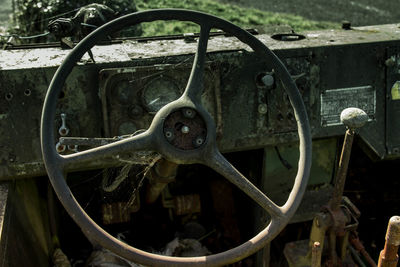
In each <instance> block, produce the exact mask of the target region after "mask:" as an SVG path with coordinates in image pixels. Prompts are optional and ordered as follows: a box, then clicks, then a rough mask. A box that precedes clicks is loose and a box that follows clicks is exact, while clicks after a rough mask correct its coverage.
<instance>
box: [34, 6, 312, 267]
mask: <svg viewBox="0 0 400 267" xmlns="http://www.w3.org/2000/svg"><path fill="white" fill-rule="evenodd" d="M155 20H180V21H191V22H194V23H196V24H198V25H200V27H201V33H200V39H199V45H198V51H197V53H196V58H197V60H196V58H195V61H194V65H193V69H192V73H191V76H190V78H189V82H188V87H187V88H186V90H185V93H184V94H183V96H182V97H181V98H180V99H178V100H177V101H174V102H172V103H170V104H168V105H166V106H165V107H163V108H162V109H161V110H160V111H159V112H158V113H157V114H156V116H155V117H154V119H153V122H152V124H151V126H150V128H149V129H148V130H147V131H146V132H145V133H143V134H140V135H138V136H137V137H132V138H130V139H129V140H122V141H119V142H117V143H118V144H115V145H112V144H111V145H109V146H104V148H103V151H105V152H107V153H105V156H108V155H110V154H111V153H116V152H118V151H119V149H121V148H122V147H124V149H130V150H147V149H156V150H159V152H161V154H162V155H163V156H165V157H167V158H172V159H174V158H177V159H178V160H177V162H178V163H195V162H196V163H202V164H204V165H207V166H209V167H211V168H213V169H214V170H216V171H217V172H219V173H220V174H222V175H223V176H225V177H226V178H227V176H229V180H230V181H231V182H233V183H235V185H237V186H239V187H241V186H243V187H246V186H247V187H246V188H248V187H249V186H250V187H251V186H253V185H252V184H251V183H250V182H248V180H247V179H246V178H245V177H244V176H242V175H241V174H240V173H239V172H238V171H237V170H236V169H234V168H233V167H232V166H231V165H230V164H229V162H227V161H226V160H225V158H224V157H223V156H222V155H221V153H220V152H219V150H218V148H217V147H216V141H215V132H214V133H209V135H208V137H207V140H206V141H207V142H206V144H204V145H203V146H202V148H200V149H199V150H196V149H195V150H189V151H179V149H165V146H164V144H165V142H161V141H160V139H161V137H160V134H154V133H157V132H158V133H161V132H162V131H163V127H162V126H163V125H164V124H163V123H164V121H165V117H167V116H168V115H169V114H171V113H172V112H173V111H176V110H179V109H181V108H188V107H189V108H193V109H194V110H196V111H197V112H199V114H200V116H201V117H202V118H203V119H204V120H205V122H206V125H207V128H208V130H215V125H214V124H213V121H211V122H210V121H209V118H211V116H210V115H209V114H208V113H207V111H205V109H204V108H203V107H202V106H201V104H200V99H199V98H200V95H201V89H202V88H200V89H199V87H198V86H199V84H198V81H196V79H197V78H198V76H199V75H197V76H196V74H197V73H198V72H197V71H200V72H201V71H202V70H196V66H197V65H199V66H201V67H204V55H205V53H206V49H207V41H208V33H209V30H210V29H211V28H218V29H222V30H223V31H225V32H228V33H230V34H232V35H234V36H235V37H237V38H238V39H239V40H240V41H242V42H244V43H246V44H248V45H249V46H250V47H251V48H252V49H253V50H254V52H255V53H256V54H258V55H259V56H262V57H263V58H264V59H266V60H269V61H270V62H271V65H272V66H273V67H274V71H275V73H276V74H277V76H278V77H279V78H280V80H281V81H282V84H283V85H284V88H285V90H286V92H287V94H288V96H289V99H290V102H291V104H292V106H293V109H294V113H295V117H296V120H297V125H298V134H299V141H300V144H299V150H300V158H299V164H298V166H299V167H298V172H297V175H296V178H295V182H294V186H293V189H292V191H291V193H290V195H289V198H288V200H287V201H286V203H285V204H284V205H283V206H281V207H278V206H276V205H275V204H274V203H273V202H272V201H271V200H269V199H268V198H267V197H266V196H265V195H264V194H263V193H262V192H261V191H259V192H255V193H254V196H251V197H252V198H253V199H254V200H255V201H256V202H257V203H259V204H260V205H272V206H273V205H275V207H263V208H265V209H266V210H267V211H268V212H269V213H270V214H271V212H272V213H273V214H272V215H273V216H272V219H271V221H270V223H269V224H268V225H267V226H266V227H265V228H264V229H263V230H262V231H261V232H260V233H258V234H257V235H256V236H255V237H253V238H251V239H250V240H248V241H247V242H245V243H243V244H241V245H239V246H237V247H235V248H232V249H229V250H227V251H224V252H221V253H218V254H213V255H208V256H202V257H187V258H186V257H185V258H181V257H170V256H162V255H157V254H152V253H149V252H146V251H142V250H139V249H136V248H134V247H131V246H129V245H127V244H125V243H123V242H122V241H120V240H118V239H116V238H114V237H113V236H111V235H110V234H108V233H107V232H105V231H104V230H103V229H102V228H101V227H100V226H98V225H97V224H96V223H95V222H94V221H93V220H92V219H91V218H90V217H89V216H88V215H87V214H86V212H85V211H84V210H83V209H82V207H81V206H80V205H79V203H78V202H77V201H76V199H75V198H74V196H73V194H72V192H71V191H70V189H69V187H68V185H67V183H66V181H65V179H64V174H63V170H64V168H67V166H68V164H69V163H70V162H69V159H70V158H74V157H68V156H61V155H59V154H58V153H57V151H56V149H55V146H54V143H53V142H54V140H55V136H54V131H53V129H54V118H55V110H56V103H57V99H58V95H59V93H60V91H61V88H62V87H63V85H64V83H65V81H66V79H67V77H68V75H69V73H70V72H71V71H72V69H73V67H74V66H75V65H76V62H77V61H78V60H79V59H80V58H81V57H82V56H83V55H84V54H85V53H86V52H87V51H88V50H89V49H91V48H92V47H93V46H94V45H95V44H96V43H97V42H98V41H100V40H101V39H102V38H104V36H107V35H110V34H111V33H113V32H115V31H118V30H121V29H123V28H124V27H126V26H131V25H135V24H138V23H142V22H151V21H155ZM202 36H203V39H202ZM204 36H205V37H204ZM204 38H207V39H206V41H205V47H204ZM202 40H203V42H202ZM202 43H203V45H202ZM202 54H204V55H202ZM199 55H200V56H199ZM199 58H200V59H199ZM199 60H200V61H201V60H203V62H202V63H201V62H200V63H201V64H197V63H199ZM200 74H202V73H200ZM201 78H202V77H200V79H201ZM193 80H194V82H193ZM200 81H202V80H200ZM192 85H194V87H195V88H194V89H190V87H191V86H192ZM196 86H197V87H196ZM200 87H201V85H200ZM188 88H189V89H188ZM160 125H161V126H160ZM41 147H42V154H43V160H44V164H45V167H46V170H47V173H48V176H49V179H50V181H51V184H52V186H53V188H54V190H55V192H56V194H57V196H58V198H59V199H60V201H61V203H62V205H63V206H64V207H65V209H66V210H67V212H68V213H69V214H70V216H71V217H72V218H73V219H74V221H75V222H76V223H77V224H78V225H79V226H80V227H81V229H82V231H83V232H84V233H85V234H86V235H87V236H88V237H90V239H91V240H94V241H96V242H97V243H98V244H100V245H102V246H103V247H105V248H107V249H109V250H111V251H113V252H114V253H116V254H118V255H120V256H122V257H124V258H126V259H128V260H131V261H133V262H138V263H141V264H144V265H149V266H152V265H157V266H189V265H196V266H220V265H225V264H229V263H233V262H235V261H238V260H240V259H243V258H245V257H247V256H249V255H251V254H253V253H254V252H256V251H258V250H259V249H261V248H262V247H263V246H265V244H266V243H267V242H269V241H271V240H272V239H273V238H274V237H275V236H276V235H277V234H278V233H279V232H280V231H281V230H282V229H283V228H284V227H285V226H286V224H287V223H288V222H289V220H290V218H291V217H292V216H293V215H294V212H295V211H296V209H297V207H298V205H299V204H300V201H301V198H302V196H303V194H304V192H305V189H306V186H307V183H308V176H309V172H310V167H311V133H310V127H309V122H308V117H307V113H306V109H305V106H304V103H303V101H302V99H301V96H300V94H299V91H298V89H297V87H296V84H295V83H294V81H293V80H292V78H291V76H290V74H289V72H288V71H287V69H286V68H285V66H284V65H283V63H282V62H281V61H280V60H279V59H278V58H277V57H276V56H275V54H274V53H273V52H271V51H270V50H269V49H268V48H267V47H266V46H265V45H264V44H263V43H262V42H261V41H259V40H258V39H257V38H255V37H254V36H252V35H251V34H250V33H248V32H247V31H245V30H243V29H241V28H240V27H238V26H236V25H234V24H232V23H230V22H228V21H226V20H223V19H221V18H218V17H215V16H212V15H209V14H205V13H202V12H198V11H191V10H182V9H156V10H149V11H142V12H137V13H132V14H129V15H125V16H123V17H120V18H117V19H115V20H113V21H111V22H109V23H107V24H105V25H103V26H102V27H100V28H98V29H96V30H95V31H93V32H92V33H91V34H89V35H88V36H87V37H86V38H84V39H83V40H82V41H81V42H80V43H78V44H77V46H76V47H75V48H74V49H73V50H72V51H71V52H70V53H69V54H68V55H67V57H66V58H65V59H64V61H63V63H62V64H61V65H60V67H59V68H58V69H57V71H56V73H55V75H54V77H53V79H52V81H51V83H50V86H49V89H48V91H47V94H46V97H45V101H44V105H43V110H42V118H41ZM93 151H96V149H93ZM171 151H173V152H171ZM198 151H200V153H199V152H198ZM199 155H200V156H199ZM210 155H211V157H210ZM88 158H90V153H89V152H88V153H85V152H82V153H80V154H79V155H78V156H77V157H75V159H74V161H71V162H76V161H77V160H80V159H88ZM243 179H244V180H243ZM236 180H240V181H239V182H238V181H236ZM243 182H244V183H245V184H243ZM246 183H250V185H249V184H246ZM253 187H254V186H253ZM241 189H242V188H241ZM246 190H249V189H246ZM260 192H261V194H260ZM246 193H247V194H249V193H248V192H246ZM262 196H264V197H265V198H264V199H257V198H262Z"/></svg>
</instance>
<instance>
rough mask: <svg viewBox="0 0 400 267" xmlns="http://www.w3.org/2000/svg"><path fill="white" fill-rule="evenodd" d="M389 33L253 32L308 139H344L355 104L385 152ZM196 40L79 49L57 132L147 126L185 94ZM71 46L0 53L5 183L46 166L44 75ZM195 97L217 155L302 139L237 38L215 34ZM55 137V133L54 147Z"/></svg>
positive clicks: (272, 82)
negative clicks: (211, 128)
mask: <svg viewBox="0 0 400 267" xmlns="http://www.w3.org/2000/svg"><path fill="white" fill-rule="evenodd" d="M396 29H397V26H396V25H383V26H374V27H364V28H360V29H359V30H357V31H345V30H335V31H334V32H332V31H320V32H310V33H306V34H305V37H306V38H305V39H303V40H299V41H291V42H284V41H277V40H274V39H272V38H271V37H269V36H268V35H263V34H259V35H258V38H259V39H260V40H261V41H263V42H264V43H265V44H266V45H267V46H268V47H270V48H271V49H272V50H273V51H274V52H275V53H276V54H277V55H278V57H279V58H280V59H281V60H282V61H283V62H284V63H285V65H286V66H287V68H288V70H289V72H290V73H291V75H292V77H293V78H294V80H295V81H296V84H297V86H298V88H299V90H300V93H301V94H302V97H303V100H304V102H305V104H306V108H307V112H308V114H309V118H310V123H311V128H312V135H313V138H314V139H321V138H329V137H335V136H342V135H343V134H344V126H343V125H341V124H340V122H339V121H338V115H339V114H340V112H341V110H342V109H344V108H346V107H348V106H357V107H360V108H363V109H364V110H366V111H367V113H368V115H369V117H370V121H369V123H368V124H367V125H366V126H365V127H364V128H363V129H361V130H360V136H361V137H362V139H363V141H364V142H365V144H366V145H367V147H368V148H369V149H370V150H371V151H372V152H373V154H374V155H375V156H377V157H378V158H382V159H383V158H389V157H392V158H393V157H394V158H396V157H399V156H400V152H399V149H398V148H399V147H400V142H399V140H398V138H397V137H396V136H397V135H396V134H393V131H394V130H396V129H397V128H398V127H397V126H398V124H396V122H395V120H396V119H395V118H396V117H397V114H398V113H399V109H398V108H397V106H398V105H397V104H398V98H396V94H393V93H392V91H393V90H395V89H396V88H397V87H395V84H396V83H397V82H398V69H399V68H398V66H399V65H400V63H399V62H400V60H399V57H398V50H399V46H400V42H399V41H398V40H397V38H396V36H395V35H393V34H392V32H393V31H394V30H396ZM333 38H334V39H333ZM377 41H379V44H377ZM195 48H196V43H193V42H186V41H185V39H184V38H177V39H168V40H163V39H162V38H159V39H154V40H144V41H143V40H141V41H138V40H124V41H123V42H115V43H111V44H108V45H98V46H96V47H94V48H93V49H92V53H93V55H94V59H95V62H93V61H92V60H91V59H90V57H89V56H88V55H85V56H84V57H83V58H82V59H81V61H80V62H79V63H78V65H77V66H76V67H75V68H74V69H73V71H72V73H71V74H70V76H69V78H68V79H67V83H66V85H65V87H64V88H63V90H62V93H61V94H60V96H59V101H58V103H57V115H56V124H57V125H58V126H57V127H59V128H57V129H55V131H56V133H57V138H60V137H87V138H107V137H108V138H110V137H114V136H123V135H126V134H132V133H134V132H136V131H139V130H142V129H146V128H147V127H148V126H149V124H150V122H151V119H152V117H153V116H154V113H155V112H156V111H157V110H158V109H159V108H161V107H162V106H163V105H165V104H166V103H168V102H169V101H172V100H174V99H176V98H177V97H179V96H180V95H181V93H182V91H183V89H184V88H185V86H186V83H187V79H188V77H189V74H190V69H191V67H192V66H191V62H192V61H193V53H194V51H195ZM68 52H69V51H68V50H62V49H60V48H57V47H34V48H32V47H29V46H28V47H14V48H13V49H9V50H3V51H0V54H1V57H0V92H1V97H0V133H1V135H0V136H1V137H0V147H1V148H2V149H1V154H0V179H2V180H7V179H15V178H23V177H33V176H40V175H44V174H45V171H44V167H43V164H42V160H41V151H40V141H39V140H40V138H39V124H40V116H41V108H42V103H43V100H44V96H45V93H46V90H47V88H48V86H49V83H50V81H51V78H52V76H53V74H54V72H55V71H56V68H57V66H59V64H60V63H61V62H62V60H63V58H64V57H65V56H66V55H67V54H68ZM388 60H389V61H390V60H391V61H390V62H388ZM392 61H393V62H392ZM393 88H395V89H393ZM393 96H395V97H393ZM202 101H203V104H204V105H205V107H206V109H207V110H208V111H209V112H210V113H211V115H212V116H213V117H214V120H215V122H216V124H217V131H218V133H217V136H218V143H219V147H220V149H221V151H223V152H230V151H242V150H249V149H254V148H263V147H266V146H276V145H279V144H282V143H291V142H292V143H293V142H296V141H297V130H296V123H295V122H296V118H295V114H294V113H293V111H292V109H291V106H290V100H289V99H288V98H287V95H286V93H285V91H284V88H283V87H282V85H281V83H280V81H279V77H276V75H275V74H274V70H273V69H272V68H271V67H270V66H269V63H268V62H263V61H260V59H258V58H256V57H255V56H254V54H253V53H252V52H251V51H249V50H248V48H247V47H246V46H244V45H243V44H242V43H240V42H239V41H238V40H237V39H235V38H232V37H227V36H223V35H221V36H213V37H211V38H210V41H209V48H208V54H207V67H206V76H205V91H204V93H203V95H202ZM396 125H397V126H396ZM62 127H66V128H68V131H67V132H68V134H67V135H66V134H65V133H64V134H60V133H61V132H60V129H61V128H62ZM396 127H397V128H396ZM58 142H59V139H57V140H54V144H55V145H56V144H57V143H58ZM76 149H78V150H79V149H83V148H81V147H76V146H71V147H68V146H67V147H66V148H65V150H64V152H63V153H74V151H76ZM93 167H96V166H93ZM97 167H104V165H101V166H97Z"/></svg>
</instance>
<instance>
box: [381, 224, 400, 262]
mask: <svg viewBox="0 0 400 267" xmlns="http://www.w3.org/2000/svg"><path fill="white" fill-rule="evenodd" d="M385 239H386V242H385V247H384V249H383V250H382V251H381V253H380V255H379V262H378V266H379V267H396V266H397V262H398V260H399V256H398V255H397V251H398V250H399V245H400V217H399V216H393V217H392V218H390V220H389V225H388V228H387V232H386V237H385Z"/></svg>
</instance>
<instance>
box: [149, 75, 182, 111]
mask: <svg viewBox="0 0 400 267" xmlns="http://www.w3.org/2000/svg"><path fill="white" fill-rule="evenodd" d="M180 95H181V93H180V90H179V88H178V86H177V85H176V84H175V83H174V82H173V81H171V80H170V79H167V78H164V77H161V78H157V79H154V80H152V81H150V82H149V83H147V84H146V86H145V88H144V90H143V101H144V105H145V107H146V109H147V111H148V112H150V113H155V112H157V111H159V110H160V109H161V108H162V107H163V106H165V105H166V104H168V103H170V102H172V101H174V100H176V99H178V98H179V96H180Z"/></svg>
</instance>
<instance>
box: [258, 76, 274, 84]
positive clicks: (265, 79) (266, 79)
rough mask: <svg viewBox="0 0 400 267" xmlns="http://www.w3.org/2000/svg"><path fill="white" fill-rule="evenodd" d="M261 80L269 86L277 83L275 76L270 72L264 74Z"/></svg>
mask: <svg viewBox="0 0 400 267" xmlns="http://www.w3.org/2000/svg"><path fill="white" fill-rule="evenodd" d="M261 81H262V82H263V83H264V84H265V86H267V87H272V86H273V85H274V83H275V79H274V76H272V75H270V74H267V75H264V76H263V77H262V78H261Z"/></svg>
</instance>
